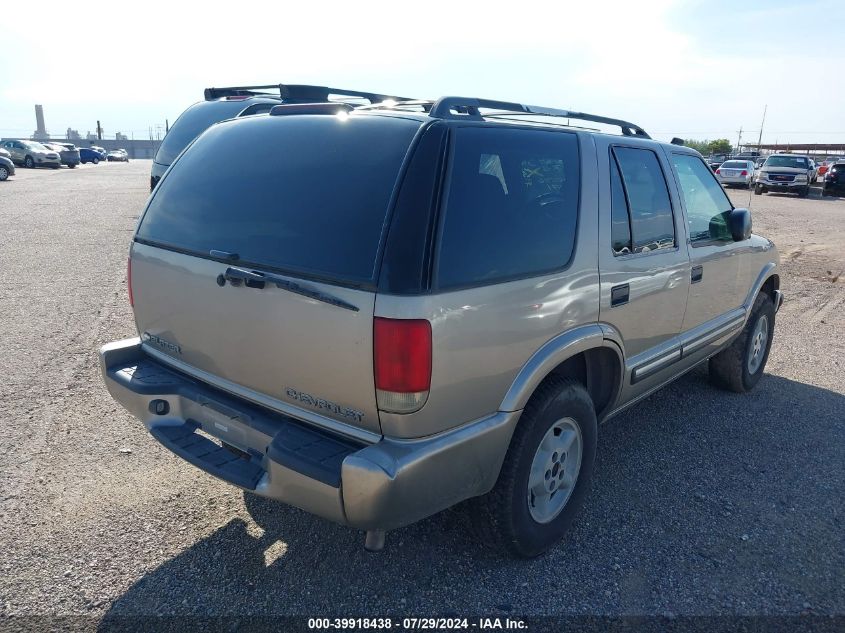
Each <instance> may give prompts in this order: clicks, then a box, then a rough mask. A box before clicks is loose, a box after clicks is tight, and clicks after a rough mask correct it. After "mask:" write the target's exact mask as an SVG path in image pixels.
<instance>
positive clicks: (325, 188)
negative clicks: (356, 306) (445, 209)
mask: <svg viewBox="0 0 845 633" xmlns="http://www.w3.org/2000/svg"><path fill="white" fill-rule="evenodd" d="M419 126H420V123H419V122H418V121H411V120H408V119H399V118H387V117H348V118H340V117H336V116H309V115H305V116H303V115H297V116H267V117H246V118H243V119H238V120H237V121H230V122H227V123H223V124H221V125H217V126H215V127H213V128H211V129H209V130H208V132H207V133H206V134H204V135H203V136H202V137H201V138H200V139H199V140H197V142H196V143H195V144H194V145H192V146H191V148H190V149H189V150H188V151H187V152H185V154H184V156H182V158H180V159H179V160H178V161H177V162H176V164H174V165H173V167H172V168H171V170H170V172H169V173H168V175H167V176H166V177H165V178H164V179H163V180H162V181H161V182H160V183H159V185H158V189H157V190H156V193H155V195H154V196H153V198H152V200H151V201H150V203H149V206H148V207H147V210H146V213H145V215H144V218H143V220H142V222H141V225H140V227H139V228H138V234H137V237H138V238H140V239H142V240H144V241H147V242H151V243H153V244H158V245H162V246H169V247H173V248H178V249H180V250H185V251H187V252H190V253H194V254H197V255H199V256H208V253H209V251H211V250H219V251H226V252H230V253H237V254H238V256H239V260H238V261H239V263H241V264H244V265H247V264H251V265H253V266H256V267H265V268H270V269H277V270H280V271H282V272H291V273H301V274H305V275H306V276H308V275H311V276H315V277H318V278H324V279H327V280H334V281H340V282H348V283H353V284H366V283H368V282H372V280H373V279H374V277H375V274H374V270H375V264H376V255H377V252H378V247H379V243H380V239H381V235H382V230H383V226H384V223H385V217H386V215H387V209H388V204H389V202H390V197H391V194H392V193H393V189H394V185H395V183H396V179H397V176H398V174H399V169H400V167H401V165H402V162H403V159H404V157H405V154H406V153H407V151H408V148H409V146H410V144H411V141H412V140H413V137H414V134H415V133H416V131H417V130H418V129H419ZM231 157H237V160H231ZM221 164H223V165H225V169H221Z"/></svg>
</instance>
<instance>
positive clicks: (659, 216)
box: [611, 147, 675, 255]
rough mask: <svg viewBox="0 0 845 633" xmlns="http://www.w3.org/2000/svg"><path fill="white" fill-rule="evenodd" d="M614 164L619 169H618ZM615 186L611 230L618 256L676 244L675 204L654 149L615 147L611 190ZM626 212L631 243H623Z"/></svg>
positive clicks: (612, 157)
mask: <svg viewBox="0 0 845 633" xmlns="http://www.w3.org/2000/svg"><path fill="white" fill-rule="evenodd" d="M614 158H615V160H613V159H614ZM614 165H615V166H616V168H617V169H618V172H614ZM618 176H621V182H619V183H617V184H616V185H614V183H613V179H614V178H615V177H618ZM619 184H621V185H622V188H623V191H624V198H623V197H622V196H621V192H620V191H619ZM614 187H615V189H616V191H615V195H612V199H611V205H612V224H611V231H612V232H613V237H612V239H613V244H614V252H615V253H616V254H617V255H624V254H628V253H646V252H651V251H655V250H661V249H665V248H672V247H674V246H675V221H674V216H673V215H672V203H671V202H670V200H669V190H668V189H667V186H666V178H665V177H664V175H663V170H662V169H661V167H660V161H658V159H657V155H656V154H655V153H654V152H652V151H651V150H648V149H640V148H634V147H614V148H613V151H612V156H611V193H614V191H613V189H614ZM623 201H624V203H625V206H624V207H622V203H623ZM620 207H622V208H620ZM626 215H627V218H628V222H629V227H630V238H629V239H630V241H629V243H628V244H624V243H623V242H622V240H623V239H624V236H625V234H624V229H623V227H622V226H621V224H622V223H624V219H625V216H626Z"/></svg>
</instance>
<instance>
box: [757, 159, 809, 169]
mask: <svg viewBox="0 0 845 633" xmlns="http://www.w3.org/2000/svg"><path fill="white" fill-rule="evenodd" d="M766 167H789V168H792V169H809V163H808V162H807V159H806V158H804V157H803V156H770V157H769V158H768V159H766Z"/></svg>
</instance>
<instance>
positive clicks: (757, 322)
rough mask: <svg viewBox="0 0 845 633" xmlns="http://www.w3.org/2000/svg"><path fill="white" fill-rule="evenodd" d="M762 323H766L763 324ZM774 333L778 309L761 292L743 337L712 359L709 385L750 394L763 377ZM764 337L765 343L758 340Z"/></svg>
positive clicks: (739, 337)
mask: <svg viewBox="0 0 845 633" xmlns="http://www.w3.org/2000/svg"><path fill="white" fill-rule="evenodd" d="M763 319H765V322H763V323H761V321H762V320H763ZM774 333H775V306H774V304H773V303H772V300H771V298H770V297H769V295H767V294H766V293H765V292H760V294H758V295H757V299H756V300H755V301H754V308H753V309H752V310H751V317H750V318H749V319H748V323H746V325H745V328H744V329H743V330H742V333H741V334H740V335H739V336H738V337H737V338H736V340H734V342H733V343H731V344H730V346H729V347H727V348H726V349H724V350H722V351H721V352H719V353H718V354H716V355H715V356H714V357H713V358H711V359H710V364H709V372H710V381H711V382H712V383H713V384H714V385H716V386H717V387H721V388H722V389H727V390H729V391H734V392H736V393H745V392H747V391H751V390H752V389H753V388H754V386H755V385H756V384H757V383H758V382H759V381H760V378H761V377H762V376H763V370H764V369H765V368H766V361H767V360H768V359H769V351H770V350H771V349H772V338H773V337H774ZM761 335H762V336H765V340H764V341H761V340H759V339H758V337H759V336H761ZM755 352H756V353H755ZM752 359H755V360H752Z"/></svg>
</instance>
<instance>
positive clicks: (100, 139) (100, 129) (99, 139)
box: [97, 119, 103, 141]
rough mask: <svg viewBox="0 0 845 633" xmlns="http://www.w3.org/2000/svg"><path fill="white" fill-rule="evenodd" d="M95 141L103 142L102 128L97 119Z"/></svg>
mask: <svg viewBox="0 0 845 633" xmlns="http://www.w3.org/2000/svg"><path fill="white" fill-rule="evenodd" d="M97 140H98V141H102V140H103V128H102V127H100V121H99V119H98V120H97Z"/></svg>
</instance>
